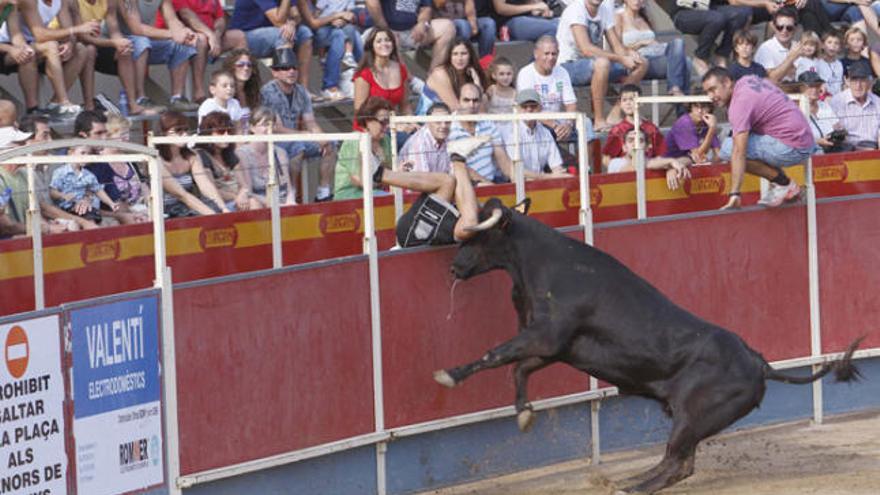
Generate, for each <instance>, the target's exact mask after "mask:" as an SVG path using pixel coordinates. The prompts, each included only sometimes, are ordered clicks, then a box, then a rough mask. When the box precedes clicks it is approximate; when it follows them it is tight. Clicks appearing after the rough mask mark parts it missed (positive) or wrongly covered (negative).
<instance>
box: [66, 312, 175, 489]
mask: <svg viewBox="0 0 880 495" xmlns="http://www.w3.org/2000/svg"><path fill="white" fill-rule="evenodd" d="M158 307H159V304H158V297H157V296H150V297H142V298H137V299H130V300H125V301H119V302H113V303H108V304H102V305H99V306H92V307H87V308H82V309H75V310H71V311H70V331H71V339H72V341H73V413H74V420H73V435H74V439H75V443H76V486H77V491H78V493H81V494H85V493H88V494H90V495H115V494H119V493H127V492H131V491H135V490H139V489H144V488H148V487H152V486H155V485H159V484H161V483H162V482H163V479H164V463H163V458H162V452H163V449H162V415H161V411H162V408H161V386H160V383H161V382H160V369H159V363H160V362H159V325H158V321H159V320H158V317H159V314H158Z"/></svg>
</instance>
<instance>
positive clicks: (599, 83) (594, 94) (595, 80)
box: [579, 57, 611, 130]
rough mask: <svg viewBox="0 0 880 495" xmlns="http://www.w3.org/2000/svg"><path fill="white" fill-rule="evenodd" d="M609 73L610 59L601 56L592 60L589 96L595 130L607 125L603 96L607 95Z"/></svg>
mask: <svg viewBox="0 0 880 495" xmlns="http://www.w3.org/2000/svg"><path fill="white" fill-rule="evenodd" d="M582 60H583V59H582ZM579 62H580V61H579ZM610 75H611V61H610V60H608V59H607V58H603V57H600V58H596V59H594V60H593V77H592V78H591V79H590V96H591V98H592V100H593V127H594V128H595V129H597V130H603V129H604V128H605V127H606V126H607V124H606V122H605V97H606V96H607V95H608V77H609V76H610Z"/></svg>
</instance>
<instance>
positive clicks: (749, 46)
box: [728, 30, 767, 81]
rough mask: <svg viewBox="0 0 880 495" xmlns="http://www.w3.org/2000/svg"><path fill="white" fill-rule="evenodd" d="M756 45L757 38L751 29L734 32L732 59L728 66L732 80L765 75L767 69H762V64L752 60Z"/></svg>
mask: <svg viewBox="0 0 880 495" xmlns="http://www.w3.org/2000/svg"><path fill="white" fill-rule="evenodd" d="M756 46H758V38H757V37H755V35H754V34H752V33H751V31H746V30H741V31H737V32H736V33H734V35H733V53H734V59H733V63H731V64H730V67H729V68H728V70H729V71H730V77H731V78H732V79H733V80H734V81H736V80H737V79H739V78H741V77H743V76H749V75H755V76H758V77H767V70H766V69H764V66H763V65H761V64H759V63H757V62H755V60H754V57H755V47H756Z"/></svg>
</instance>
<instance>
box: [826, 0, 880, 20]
mask: <svg viewBox="0 0 880 495" xmlns="http://www.w3.org/2000/svg"><path fill="white" fill-rule="evenodd" d="M822 6H823V7H825V12H828V17H829V18H830V19H831V20H832V21H833V22H838V21H844V22H848V23H850V24H852V23H854V22H859V21H861V20H862V19H864V17H862V13H861V12H859V7H858V5H855V4H852V3H835V2H829V1H828V0H822ZM872 8H874V7H873V6H872ZM874 10H875V11H876V10H877V9H876V8H874Z"/></svg>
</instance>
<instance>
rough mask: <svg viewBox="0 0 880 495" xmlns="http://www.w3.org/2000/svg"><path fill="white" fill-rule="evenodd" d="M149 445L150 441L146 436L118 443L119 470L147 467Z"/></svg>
mask: <svg viewBox="0 0 880 495" xmlns="http://www.w3.org/2000/svg"><path fill="white" fill-rule="evenodd" d="M149 447H150V442H149V441H148V440H147V439H146V438H141V439H138V440H132V441H130V442H125V443H122V444H119V472H120V473H125V472H128V471H134V470H135V469H141V468H144V467H147V465H148V464H149V461H150V457H151V456H150V449H149Z"/></svg>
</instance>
